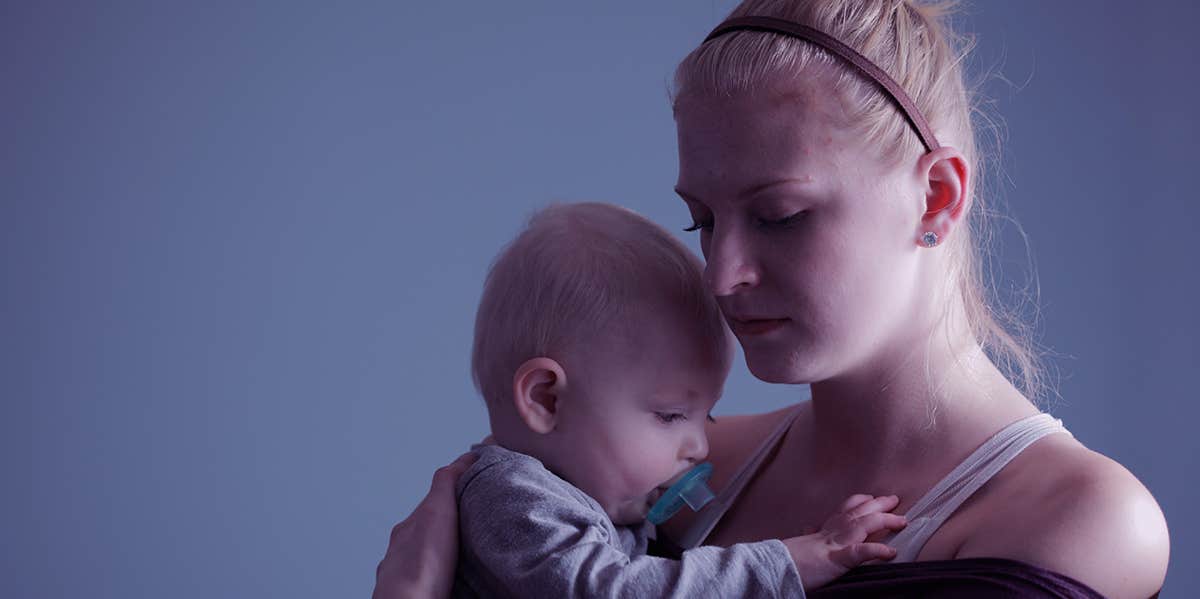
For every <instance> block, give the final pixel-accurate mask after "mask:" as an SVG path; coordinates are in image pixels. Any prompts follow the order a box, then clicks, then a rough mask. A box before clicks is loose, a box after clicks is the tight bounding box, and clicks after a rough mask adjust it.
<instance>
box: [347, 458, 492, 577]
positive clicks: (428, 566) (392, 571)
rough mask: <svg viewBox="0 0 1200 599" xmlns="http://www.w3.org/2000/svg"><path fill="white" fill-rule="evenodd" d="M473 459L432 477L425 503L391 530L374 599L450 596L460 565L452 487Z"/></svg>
mask: <svg viewBox="0 0 1200 599" xmlns="http://www.w3.org/2000/svg"><path fill="white" fill-rule="evenodd" d="M476 459H477V457H476V456H475V455H473V454H470V453H466V454H463V455H461V456H459V457H458V459H456V460H454V461H453V462H451V463H450V464H448V465H446V466H443V467H441V468H439V469H438V470H437V472H435V473H434V475H433V483H432V484H431V485H430V487H429V493H428V494H427V495H425V499H423V500H421V503H420V504H418V505H417V507H416V509H414V510H413V512H412V514H409V516H408V517H407V518H405V519H404V520H403V521H402V522H400V523H399V524H397V525H396V526H395V527H394V528H392V534H391V538H390V540H389V541H388V548H387V553H385V554H384V556H383V560H382V561H380V562H379V567H378V568H376V569H375V592H374V593H372V595H371V598H372V599H410V598H414V599H415V598H420V599H427V598H435V599H442V598H443V597H449V596H450V587H451V586H452V585H453V584H454V568H455V564H456V562H457V560H458V507H457V505H456V504H455V500H454V483H455V482H456V481H457V480H458V477H459V476H461V475H462V473H463V472H466V470H467V468H468V467H470V466H471V464H473V463H474V462H475V460H476Z"/></svg>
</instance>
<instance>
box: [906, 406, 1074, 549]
mask: <svg viewBox="0 0 1200 599" xmlns="http://www.w3.org/2000/svg"><path fill="white" fill-rule="evenodd" d="M1053 433H1066V434H1068V435H1070V434H1071V432H1070V431H1068V430H1067V429H1066V428H1065V427H1063V424H1062V421H1061V420H1058V419H1056V418H1054V417H1053V416H1051V415H1049V414H1044V413H1042V414H1035V415H1033V416H1030V417H1028V418H1023V419H1021V420H1018V421H1016V422H1014V423H1012V424H1010V425H1008V426H1006V427H1005V428H1004V429H1003V430H1001V431H1000V432H998V433H996V434H995V435H993V436H992V437H991V438H990V439H988V440H987V441H985V442H984V443H983V445H980V446H979V448H978V449H976V450H975V451H974V452H973V453H972V454H971V455H970V456H968V457H967V459H965V460H963V461H962V463H961V464H959V465H958V466H957V467H955V468H954V470H952V471H951V472H950V474H947V475H946V477H945V478H943V479H942V480H941V481H940V482H938V484H936V485H934V487H933V488H932V489H930V490H929V492H928V493H926V494H925V496H924V497H922V498H921V499H920V500H919V501H917V502H916V503H915V504H913V506H912V508H910V509H909V510H908V513H906V514H905V516H906V517H907V518H908V526H907V527H905V528H904V530H902V531H900V532H899V533H896V534H893V535H891V536H890V537H889V538H887V539H885V540H884V542H885V543H887V544H889V545H891V546H892V547H894V548H895V549H896V557H895V558H894V559H893V560H891V563H900V562H911V561H913V560H915V559H916V558H917V555H918V554H920V552H921V549H922V548H923V547H924V546H925V542H926V541H928V540H929V537H931V536H933V533H934V532H936V531H937V529H938V528H940V527H941V525H942V523H943V522H945V521H946V520H947V519H949V518H950V516H951V515H952V514H953V513H954V511H955V510H957V509H958V508H959V506H961V505H962V504H963V502H965V501H966V500H967V499H968V498H970V497H971V495H973V494H974V493H975V491H978V490H979V488H980V487H982V486H983V485H984V484H985V483H987V482H988V481H989V480H991V478H992V477H993V476H995V474H996V473H997V472H999V471H1001V470H1003V469H1004V467H1005V466H1007V465H1008V463H1009V462H1010V461H1012V459H1013V458H1015V457H1017V455H1018V454H1020V453H1021V452H1022V451H1024V450H1025V448H1027V447H1029V446H1030V445H1032V444H1033V443H1034V442H1035V441H1037V440H1039V439H1041V438H1042V437H1045V436H1046V435H1049V434H1053Z"/></svg>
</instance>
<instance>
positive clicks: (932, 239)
mask: <svg viewBox="0 0 1200 599" xmlns="http://www.w3.org/2000/svg"><path fill="white" fill-rule="evenodd" d="M921 243H923V244H925V247H927V248H931V247H933V246H935V245H937V244H938V235H937V233H934V232H933V231H926V232H925V233H924V234H923V235H921Z"/></svg>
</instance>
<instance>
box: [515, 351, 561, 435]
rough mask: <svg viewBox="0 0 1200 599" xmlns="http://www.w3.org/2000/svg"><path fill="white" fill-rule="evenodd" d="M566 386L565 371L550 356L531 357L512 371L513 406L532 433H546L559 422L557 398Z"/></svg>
mask: <svg viewBox="0 0 1200 599" xmlns="http://www.w3.org/2000/svg"><path fill="white" fill-rule="evenodd" d="M566 388H567V373H566V371H565V370H563V367H562V366H561V365H560V364H559V363H558V362H556V361H554V360H552V359H550V358H531V359H529V360H526V361H525V363H524V364H521V366H520V368H517V373H516V374H515V375H513V407H515V408H516V409H517V415H518V416H519V417H520V418H521V420H522V421H523V422H524V423H525V426H528V427H529V430H531V431H533V432H535V433H541V434H543V435H544V434H546V433H549V432H550V431H552V430H554V427H555V426H556V425H557V424H558V408H559V404H558V398H559V395H560V394H561V393H562V392H563V391H564V390H566Z"/></svg>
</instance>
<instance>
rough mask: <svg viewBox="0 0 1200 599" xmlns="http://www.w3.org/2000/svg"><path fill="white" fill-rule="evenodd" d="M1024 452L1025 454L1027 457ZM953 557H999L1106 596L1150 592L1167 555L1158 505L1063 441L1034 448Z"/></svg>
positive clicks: (1118, 468)
mask: <svg viewBox="0 0 1200 599" xmlns="http://www.w3.org/2000/svg"><path fill="white" fill-rule="evenodd" d="M1031 450H1032V451H1031ZM1027 453H1029V454H1030V455H1027V456H1026V455H1022V456H1021V457H1022V460H1021V463H1020V464H1018V463H1016V461H1014V464H1013V465H1014V466H1019V468H1018V470H1017V471H1015V472H1012V473H1009V475H1008V476H1007V477H1006V478H1007V481H1006V485H1005V486H1007V487H1008V488H1009V492H1004V493H1001V494H999V495H998V496H997V499H999V500H1001V501H1006V502H1007V503H1008V505H1005V506H1000V505H995V506H989V507H994V508H996V509H989V510H987V512H986V513H988V514H989V515H988V516H986V519H985V520H984V521H983V522H981V523H980V526H978V527H976V529H975V534H972V535H970V537H969V538H968V539H967V541H966V542H965V543H964V544H963V545H962V547H961V548H960V549H959V551H958V552H957V557H960V558H966V557H1003V558H1009V559H1015V560H1019V561H1023V562H1027V563H1030V564H1033V565H1036V566H1040V567H1042V568H1046V569H1048V570H1053V571H1055V572H1059V573H1062V574H1066V575H1067V576H1070V577H1072V578H1075V579H1076V580H1079V581H1081V582H1083V583H1085V584H1087V585H1088V586H1090V587H1092V588H1094V589H1096V590H1097V591H1099V592H1100V593H1101V594H1103V595H1104V596H1106V597H1114V598H1120V597H1137V598H1141V599H1144V598H1145V597H1149V596H1151V595H1152V594H1154V593H1155V592H1156V591H1158V590H1159V589H1160V588H1161V587H1162V584H1163V580H1164V579H1165V577H1166V571H1167V558H1168V554H1169V551H1170V546H1169V538H1168V533H1167V523H1166V519H1165V518H1164V517H1163V513H1162V509H1161V508H1159V506H1158V503H1157V502H1156V501H1155V500H1154V497H1153V496H1152V495H1151V494H1150V491H1149V490H1148V489H1146V487H1145V485H1143V484H1142V483H1141V481H1139V480H1138V479H1137V478H1136V477H1135V476H1134V475H1133V474H1132V473H1130V472H1129V470H1127V469H1126V468H1125V467H1124V466H1122V465H1121V464H1119V463H1117V462H1116V461H1114V460H1112V459H1110V458H1108V457H1106V456H1104V455H1102V454H1100V453H1097V452H1095V451H1092V450H1090V449H1088V448H1087V447H1085V446H1083V445H1082V444H1081V443H1079V442H1078V441H1075V440H1074V439H1071V438H1069V437H1061V438H1059V439H1057V440H1055V441H1054V442H1050V443H1039V444H1035V445H1034V446H1032V447H1030V448H1029V450H1027Z"/></svg>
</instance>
